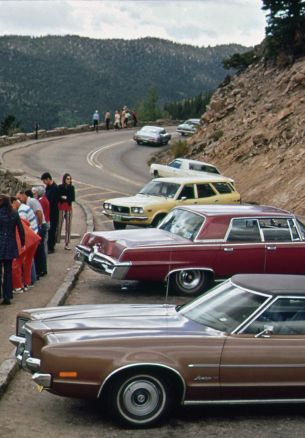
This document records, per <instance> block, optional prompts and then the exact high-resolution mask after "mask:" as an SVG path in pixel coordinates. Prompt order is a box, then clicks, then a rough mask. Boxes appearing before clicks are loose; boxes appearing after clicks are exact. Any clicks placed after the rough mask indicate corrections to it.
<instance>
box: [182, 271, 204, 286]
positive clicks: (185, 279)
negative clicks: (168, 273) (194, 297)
mask: <svg viewBox="0 0 305 438" xmlns="http://www.w3.org/2000/svg"><path fill="white" fill-rule="evenodd" d="M203 281H204V273H203V272H202V271H199V270H198V269H195V270H189V271H180V272H178V274H177V284H178V285H179V286H181V288H183V289H185V291H188V290H189V291H190V292H191V291H192V290H193V289H196V288H197V287H198V286H200V285H201V284H202V282H203Z"/></svg>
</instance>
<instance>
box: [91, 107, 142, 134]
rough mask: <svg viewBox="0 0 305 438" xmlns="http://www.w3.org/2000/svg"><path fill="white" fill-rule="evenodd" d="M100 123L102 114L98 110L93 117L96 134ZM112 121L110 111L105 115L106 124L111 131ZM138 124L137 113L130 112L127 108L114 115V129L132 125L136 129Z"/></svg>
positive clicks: (117, 111)
mask: <svg viewBox="0 0 305 438" xmlns="http://www.w3.org/2000/svg"><path fill="white" fill-rule="evenodd" d="M100 121H101V120H100V114H99V112H98V110H96V111H95V112H94V113H93V116H92V122H93V129H94V131H95V132H98V130H99V124H100ZM111 121H112V120H111V114H110V112H109V111H106V112H105V114H104V122H105V127H106V129H107V130H108V129H110V125H111ZM137 123H138V119H137V114H136V112H135V111H134V110H129V109H128V108H127V106H124V107H123V109H120V110H116V111H115V113H114V119H113V127H114V129H116V130H118V129H121V128H127V127H128V126H130V125H132V126H134V127H135V126H137Z"/></svg>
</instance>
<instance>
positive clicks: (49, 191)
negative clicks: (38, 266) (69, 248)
mask: <svg viewBox="0 0 305 438" xmlns="http://www.w3.org/2000/svg"><path fill="white" fill-rule="evenodd" d="M40 179H41V181H42V182H43V183H44V185H45V187H46V197H47V198H48V201H49V206H50V229H49V233H48V253H49V254H52V253H54V252H55V244H56V233H57V227H58V186H57V184H56V182H55V181H54V180H53V178H52V176H51V174H50V173H49V172H44V173H43V174H42V175H41V178H40Z"/></svg>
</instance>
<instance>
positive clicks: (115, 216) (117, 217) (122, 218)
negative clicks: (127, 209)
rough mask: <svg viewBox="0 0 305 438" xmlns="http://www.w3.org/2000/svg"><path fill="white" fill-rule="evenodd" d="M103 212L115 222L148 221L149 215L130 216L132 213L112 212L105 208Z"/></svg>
mask: <svg viewBox="0 0 305 438" xmlns="http://www.w3.org/2000/svg"><path fill="white" fill-rule="evenodd" d="M102 213H103V214H104V215H105V216H107V217H109V218H110V219H112V220H114V221H115V222H131V221H133V222H134V221H147V220H148V216H130V214H128V215H127V214H124V213H123V214H122V213H110V212H109V211H106V210H103V211H102Z"/></svg>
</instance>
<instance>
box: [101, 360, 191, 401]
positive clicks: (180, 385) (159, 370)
mask: <svg viewBox="0 0 305 438" xmlns="http://www.w3.org/2000/svg"><path fill="white" fill-rule="evenodd" d="M132 371H135V372H141V373H148V372H152V373H154V374H157V375H161V377H163V378H164V377H166V378H167V377H170V378H172V382H173V383H174V385H173V388H174V391H175V395H176V396H177V400H178V401H179V403H180V404H183V401H184V399H185V394H186V384H185V381H184V379H183V377H182V376H181V374H180V373H179V371H177V370H176V369H175V368H172V367H170V366H168V365H164V364H156V363H149V362H148V363H145V362H143V363H137V364H131V365H126V366H122V367H120V368H117V369H116V370H114V371H112V372H111V373H110V374H109V375H108V376H107V377H106V379H105V380H104V382H103V383H102V384H101V386H100V389H99V391H98V395H97V398H98V399H103V394H107V389H108V388H109V387H110V386H111V383H112V381H113V379H114V378H116V377H121V376H123V375H124V374H125V375H128V374H129V373H131V372H132Z"/></svg>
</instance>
